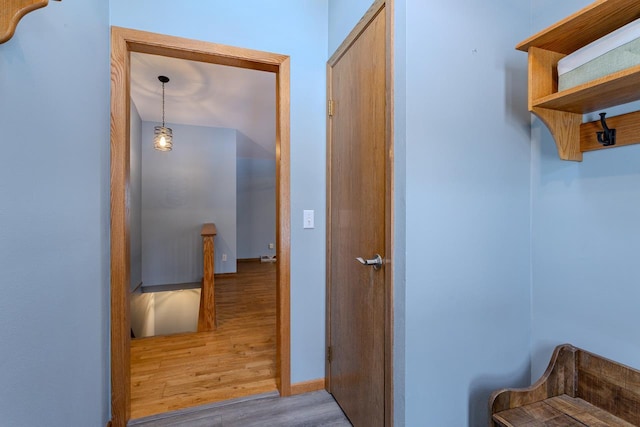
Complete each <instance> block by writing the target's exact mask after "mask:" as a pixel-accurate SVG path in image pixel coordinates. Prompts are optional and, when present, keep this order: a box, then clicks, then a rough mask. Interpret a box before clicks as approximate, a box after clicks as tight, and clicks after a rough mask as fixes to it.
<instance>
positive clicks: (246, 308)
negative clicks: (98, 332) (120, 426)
mask: <svg viewBox="0 0 640 427" xmlns="http://www.w3.org/2000/svg"><path fill="white" fill-rule="evenodd" d="M275 272H276V268H275V264H271V263H265V264H261V263H251V262H243V263H238V274H237V275H235V276H222V277H220V278H218V277H216V289H215V298H216V309H217V318H218V328H217V330H216V331H214V332H199V333H185V334H176V335H169V336H160V337H149V338H140V339H133V340H132V341H131V418H132V419H136V418H141V417H146V416H149V415H153V414H159V413H163V412H167V411H175V410H179V409H183V408H189V407H193V406H197V405H203V404H208V403H212V402H219V401H224V400H229V399H234V398H238V397H242V396H250V395H255V394H260V393H265V392H270V391H275V390H276V389H277V388H276V380H275V376H276V335H275V334H276V308H275V307H276V278H275Z"/></svg>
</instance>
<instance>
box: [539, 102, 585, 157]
mask: <svg viewBox="0 0 640 427" xmlns="http://www.w3.org/2000/svg"><path fill="white" fill-rule="evenodd" d="M531 112H532V113H534V114H535V115H536V116H538V118H540V120H542V121H543V122H544V124H545V125H546V126H547V127H548V128H549V131H550V132H551V135H552V136H553V139H554V140H555V142H556V147H557V148H558V155H559V156H560V158H561V159H562V160H573V161H576V162H581V161H582V150H581V147H580V125H581V124H582V114H578V113H570V112H566V111H557V110H549V109H547V108H539V107H533V108H532V110H531ZM592 135H593V134H592Z"/></svg>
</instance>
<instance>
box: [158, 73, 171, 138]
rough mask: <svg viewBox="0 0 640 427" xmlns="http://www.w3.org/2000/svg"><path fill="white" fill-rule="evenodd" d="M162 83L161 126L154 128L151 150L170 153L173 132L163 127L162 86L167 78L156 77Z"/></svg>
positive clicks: (167, 80) (166, 81)
mask: <svg viewBox="0 0 640 427" xmlns="http://www.w3.org/2000/svg"><path fill="white" fill-rule="evenodd" d="M158 80H160V82H161V83H162V126H156V127H154V136H153V148H155V149H156V150H159V151H171V149H172V148H173V131H172V130H171V128H168V127H166V126H165V125H164V84H165V83H168V82H169V77H166V76H158Z"/></svg>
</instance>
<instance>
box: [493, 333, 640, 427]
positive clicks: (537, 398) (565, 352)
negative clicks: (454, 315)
mask: <svg viewBox="0 0 640 427" xmlns="http://www.w3.org/2000/svg"><path fill="white" fill-rule="evenodd" d="M489 409H490V414H491V416H492V419H491V420H490V422H491V423H493V424H491V425H496V426H500V425H503V426H525V425H526V426H527V427H531V426H538V425H539V426H543V425H580V426H625V427H626V426H631V425H640V371H638V370H636V369H633V368H630V367H628V366H624V365H622V364H619V363H617V362H613V361H611V360H608V359H605V358H603V357H601V356H598V355H596V354H593V353H590V352H587V351H585V350H582V349H579V348H576V347H573V346H571V345H569V344H565V345H561V346H558V347H556V349H555V351H554V352H553V355H552V357H551V361H550V363H549V367H548V368H547V370H546V372H545V373H544V375H543V376H542V377H541V378H540V380H538V381H537V382H536V383H535V384H534V385H533V386H531V387H529V388H526V389H506V390H499V391H496V392H495V393H493V394H492V396H491V399H490V400H489ZM564 416H568V417H569V418H571V419H572V420H574V421H575V422H577V423H578V424H562V423H560V424H558V423H559V420H563V422H566V420H565V417H564ZM545 423H547V424H545Z"/></svg>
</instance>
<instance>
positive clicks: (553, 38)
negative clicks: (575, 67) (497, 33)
mask: <svg viewBox="0 0 640 427" xmlns="http://www.w3.org/2000/svg"><path fill="white" fill-rule="evenodd" d="M638 18H640V2H638V1H637V0H598V1H595V2H594V3H593V4H591V5H589V6H587V7H585V8H583V9H581V10H579V11H578V12H576V13H574V14H573V15H570V16H568V17H567V18H565V19H563V20H561V21H559V22H557V23H556V24H554V25H552V26H550V27H548V28H546V29H544V30H542V31H540V32H539V33H537V34H535V35H533V36H531V37H530V38H528V39H526V40H524V41H523V42H521V43H519V44H518V46H516V49H518V50H521V51H523V52H527V51H528V50H529V48H530V47H532V46H534V47H539V48H542V49H547V50H552V51H554V52H559V53H564V54H569V53H571V52H574V51H576V50H578V49H580V48H581V47H583V46H586V45H588V44H589V43H591V42H593V41H595V40H597V39H599V38H600V37H603V36H605V35H607V34H608V33H610V32H612V31H614V30H616V29H617V28H620V27H622V26H623V25H625V24H628V23H629V22H632V21H634V20H636V19H638Z"/></svg>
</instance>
